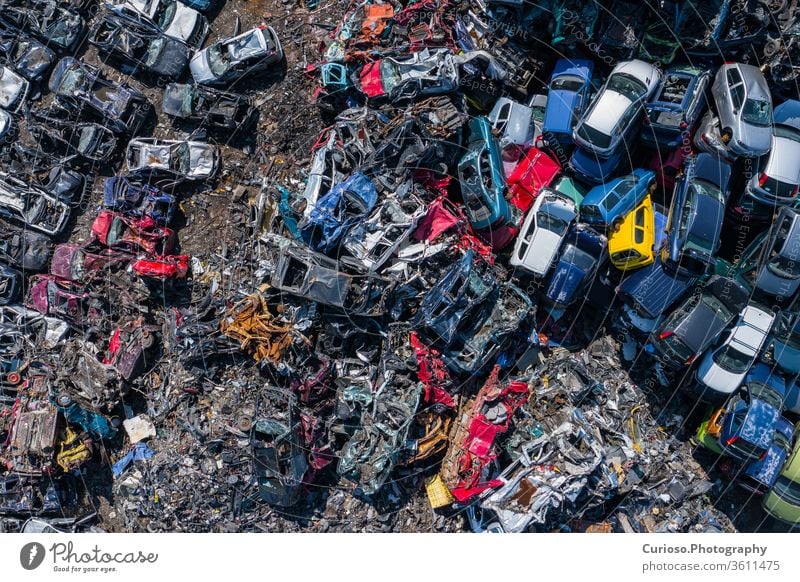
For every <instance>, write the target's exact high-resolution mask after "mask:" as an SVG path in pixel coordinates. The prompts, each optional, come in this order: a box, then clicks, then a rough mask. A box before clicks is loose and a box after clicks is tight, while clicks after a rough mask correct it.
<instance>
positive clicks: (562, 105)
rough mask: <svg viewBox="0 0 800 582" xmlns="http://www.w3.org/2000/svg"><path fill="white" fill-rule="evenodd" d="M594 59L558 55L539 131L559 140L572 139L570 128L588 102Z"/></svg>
mask: <svg viewBox="0 0 800 582" xmlns="http://www.w3.org/2000/svg"><path fill="white" fill-rule="evenodd" d="M593 69H594V63H593V62H592V61H589V60H585V59H576V60H574V61H573V60H571V59H559V60H558V61H557V62H556V66H555V68H554V69H553V75H552V77H551V80H550V87H549V89H550V90H549V93H548V95H547V107H546V108H545V110H544V123H543V125H542V132H543V133H544V134H545V137H546V138H547V139H548V140H549V139H553V140H555V141H556V142H558V143H564V144H571V143H572V128H573V127H574V126H575V124H576V123H577V122H578V119H580V117H581V115H583V112H584V111H585V110H586V106H587V105H588V103H589V92H590V90H591V86H592V70H593Z"/></svg>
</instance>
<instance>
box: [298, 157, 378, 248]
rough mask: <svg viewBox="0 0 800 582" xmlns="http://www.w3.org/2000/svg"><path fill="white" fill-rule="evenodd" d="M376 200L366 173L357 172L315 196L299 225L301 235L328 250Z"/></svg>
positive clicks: (315, 245)
mask: <svg viewBox="0 0 800 582" xmlns="http://www.w3.org/2000/svg"><path fill="white" fill-rule="evenodd" d="M377 202H378V191H377V190H376V189H375V185H374V184H373V183H372V181H371V180H370V179H369V178H368V177H367V176H365V175H364V174H361V173H360V172H356V173H355V174H353V175H352V176H350V177H349V178H347V180H345V181H344V182H340V183H339V184H336V185H335V186H334V187H333V188H331V189H330V191H329V192H328V193H327V194H325V195H324V196H322V197H321V198H320V199H319V200H317V204H316V206H314V208H313V210H312V211H311V213H310V214H309V215H308V217H307V218H305V219H303V221H302V222H301V223H300V225H299V226H300V236H302V237H303V240H304V241H305V243H306V244H307V245H308V246H310V247H311V248H312V249H314V250H315V251H318V252H322V253H327V252H330V251H332V250H333V249H335V248H337V247H338V246H339V243H340V242H341V240H342V237H344V235H345V234H347V232H348V231H349V230H350V229H351V228H352V227H353V226H355V225H356V224H357V223H358V222H360V221H362V220H364V219H365V218H366V217H367V216H369V213H370V212H372V209H373V208H374V207H375V204H376V203H377Z"/></svg>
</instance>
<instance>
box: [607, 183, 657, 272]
mask: <svg viewBox="0 0 800 582" xmlns="http://www.w3.org/2000/svg"><path fill="white" fill-rule="evenodd" d="M662 230H663V229H662ZM655 243H656V218H655V210H654V209H653V201H652V199H651V198H650V195H649V194H648V195H647V196H645V199H644V200H642V202H641V204H639V205H638V206H637V207H636V208H634V209H633V210H632V211H630V212H629V213H628V214H627V215H626V216H625V218H624V219H622V220H621V221H616V222H614V223H613V224H611V226H610V228H609V236H608V254H609V256H610V258H611V263H612V264H613V265H614V266H615V267H616V268H617V269H620V270H622V271H628V270H631V269H638V268H640V267H646V266H647V265H649V264H650V263H652V262H653V261H654V260H655V252H654V251H653V248H654V246H655Z"/></svg>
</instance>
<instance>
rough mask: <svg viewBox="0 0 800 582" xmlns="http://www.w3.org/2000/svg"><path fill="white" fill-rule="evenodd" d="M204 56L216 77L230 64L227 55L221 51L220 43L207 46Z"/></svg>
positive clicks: (222, 73)
mask: <svg viewBox="0 0 800 582" xmlns="http://www.w3.org/2000/svg"><path fill="white" fill-rule="evenodd" d="M206 56H207V57H208V68H209V69H211V72H212V73H214V75H216V76H217V77H220V76H222V75H224V74H225V71H227V70H228V68H229V67H230V66H231V63H230V60H229V59H228V55H227V54H226V53H224V52H222V45H220V44H213V45H211V46H210V47H208V49H207V50H206Z"/></svg>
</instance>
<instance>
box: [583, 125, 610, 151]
mask: <svg viewBox="0 0 800 582" xmlns="http://www.w3.org/2000/svg"><path fill="white" fill-rule="evenodd" d="M578 136H579V137H580V138H581V139H583V140H585V141H587V142H589V143H590V144H592V145H593V146H595V147H598V148H607V147H608V146H609V145H611V136H610V135H608V134H605V133H603V132H602V131H598V130H596V129H594V128H593V127H590V126H589V124H588V123H581V124H580V127H578Z"/></svg>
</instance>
